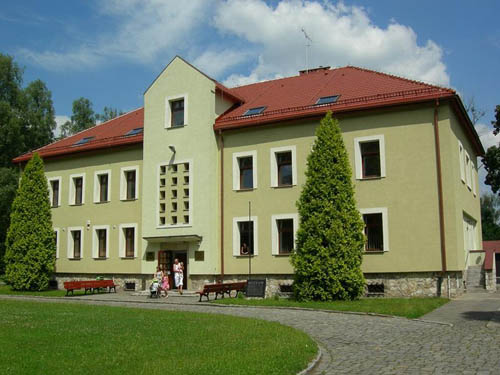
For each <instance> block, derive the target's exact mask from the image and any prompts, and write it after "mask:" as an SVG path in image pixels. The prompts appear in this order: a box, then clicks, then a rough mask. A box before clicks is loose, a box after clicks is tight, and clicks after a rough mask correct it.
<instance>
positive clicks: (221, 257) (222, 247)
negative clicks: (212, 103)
mask: <svg viewBox="0 0 500 375" xmlns="http://www.w3.org/2000/svg"><path fill="white" fill-rule="evenodd" d="M219 141H220V143H219V144H220V278H221V282H223V281H224V138H223V136H222V130H219Z"/></svg>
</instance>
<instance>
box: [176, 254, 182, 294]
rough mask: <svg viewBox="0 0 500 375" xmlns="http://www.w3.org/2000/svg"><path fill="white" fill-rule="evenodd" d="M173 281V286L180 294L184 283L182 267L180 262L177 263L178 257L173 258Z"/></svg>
mask: <svg viewBox="0 0 500 375" xmlns="http://www.w3.org/2000/svg"><path fill="white" fill-rule="evenodd" d="M174 281H175V287H176V288H177V290H178V291H179V294H181V295H182V287H183V285H184V271H183V269H182V265H181V263H179V259H177V258H175V260H174Z"/></svg>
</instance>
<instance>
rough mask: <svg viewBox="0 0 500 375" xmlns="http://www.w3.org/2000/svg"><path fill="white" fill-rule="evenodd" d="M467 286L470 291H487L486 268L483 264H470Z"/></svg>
mask: <svg viewBox="0 0 500 375" xmlns="http://www.w3.org/2000/svg"><path fill="white" fill-rule="evenodd" d="M466 286H467V292H468V293H481V292H485V291H486V288H485V279H484V270H483V267H482V266H481V265H479V266H469V268H468V269H467V283H466Z"/></svg>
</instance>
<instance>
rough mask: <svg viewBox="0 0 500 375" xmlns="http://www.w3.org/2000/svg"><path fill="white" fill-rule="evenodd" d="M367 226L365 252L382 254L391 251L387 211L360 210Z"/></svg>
mask: <svg viewBox="0 0 500 375" xmlns="http://www.w3.org/2000/svg"><path fill="white" fill-rule="evenodd" d="M360 211H361V214H362V216H363V221H364V224H365V228H364V234H365V239H366V243H365V251H366V252H382V251H388V250H389V243H388V242H389V238H388V227H387V209H386V208H370V209H362V210H360Z"/></svg>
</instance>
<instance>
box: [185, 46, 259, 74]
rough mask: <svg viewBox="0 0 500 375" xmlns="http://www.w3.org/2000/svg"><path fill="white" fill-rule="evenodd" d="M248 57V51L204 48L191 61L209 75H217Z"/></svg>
mask: <svg viewBox="0 0 500 375" xmlns="http://www.w3.org/2000/svg"><path fill="white" fill-rule="evenodd" d="M249 58H250V54H249V53H248V52H242V51H236V50H230V49H225V50H221V51H217V50H206V51H205V52H203V53H202V54H201V55H200V56H198V57H197V58H196V59H195V60H194V61H193V65H194V66H196V67H197V68H199V69H200V70H201V71H203V72H204V73H206V74H208V75H209V76H211V77H219V76H220V75H221V74H223V73H224V72H226V71H227V70H228V69H229V68H232V67H235V66H237V65H239V64H241V63H243V62H245V61H246V60H247V59H249Z"/></svg>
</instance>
